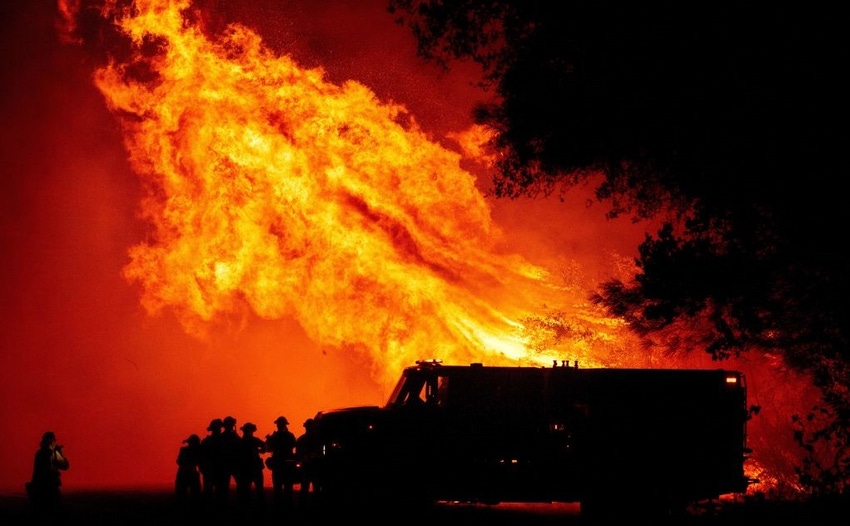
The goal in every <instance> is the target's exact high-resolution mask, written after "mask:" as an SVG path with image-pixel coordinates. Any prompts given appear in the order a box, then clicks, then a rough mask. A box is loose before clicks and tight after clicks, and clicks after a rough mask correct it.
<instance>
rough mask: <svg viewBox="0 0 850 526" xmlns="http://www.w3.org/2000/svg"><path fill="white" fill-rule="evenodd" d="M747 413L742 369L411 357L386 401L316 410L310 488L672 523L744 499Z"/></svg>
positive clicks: (328, 494)
mask: <svg viewBox="0 0 850 526" xmlns="http://www.w3.org/2000/svg"><path fill="white" fill-rule="evenodd" d="M749 415H750V414H749V411H748V409H747V390H746V384H745V377H744V375H743V374H742V373H741V372H738V371H731V370H723V369H707V370H702V369H626V368H612V369H607V368H578V365H577V364H575V365H574V366H572V365H570V364H569V363H565V362H561V363H560V364H558V363H555V364H554V365H553V366H551V367H528V366H515V367H514V366H485V365H483V364H480V363H473V364H471V365H444V364H442V363H440V362H439V361H436V360H431V361H419V362H416V365H415V366H410V367H407V368H405V369H404V370H403V372H402V374H401V378H400V379H399V381H398V383H397V385H396V386H395V389H394V390H393V392H392V394H391V395H390V397H389V400H388V401H387V403H386V404H385V405H383V406H357V407H348V408H339V409H333V410H327V411H319V412H318V413H317V414H316V416H315V423H316V433H317V435H316V441H315V443H316V444H317V446H316V447H317V451H314V454H315V456H317V457H318V458H319V460H318V464H317V466H316V468H315V469H314V472H315V473H316V475H315V477H316V480H315V482H314V487H315V488H316V489H317V490H318V491H320V492H321V496H322V498H327V499H352V501H356V502H360V503H364V502H373V501H374V499H393V500H395V501H399V502H401V501H406V502H410V503H422V504H425V503H435V502H441V501H448V502H475V503H491V504H496V503H500V502H534V503H554V502H565V503H570V502H572V503H580V505H581V513H582V514H583V515H585V514H587V515H599V514H604V513H607V512H611V511H614V510H627V509H628V510H631V511H635V510H642V511H652V512H657V513H664V514H672V513H676V512H683V511H685V510H686V509H687V507H688V506H689V505H691V504H693V503H696V502H700V501H710V500H713V499H718V498H720V497H722V496H724V495H727V494H736V493H743V492H745V491H746V489H747V487H748V485H749V484H750V482H751V481H750V480H749V479H748V477H747V476H746V475H745V473H744V463H745V461H746V460H747V458H748V454H749V452H750V451H749V449H748V448H747V431H746V426H747V421H748V419H749Z"/></svg>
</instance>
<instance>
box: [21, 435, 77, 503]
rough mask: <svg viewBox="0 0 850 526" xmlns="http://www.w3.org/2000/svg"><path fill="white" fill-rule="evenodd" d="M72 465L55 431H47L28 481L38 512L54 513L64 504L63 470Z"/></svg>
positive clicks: (28, 489) (43, 436)
mask: <svg viewBox="0 0 850 526" xmlns="http://www.w3.org/2000/svg"><path fill="white" fill-rule="evenodd" d="M69 467H70V463H69V462H68V458H67V457H66V456H65V454H64V452H63V448H62V446H61V445H59V444H58V443H57V442H56V434H55V433H54V432H53V431H45V432H44V434H43V435H42V436H41V443H40V444H39V447H38V450H37V451H36V452H35V457H34V459H33V469H32V478H31V479H30V481H29V482H27V483H26V490H27V496H28V497H29V500H30V505H31V506H32V509H33V511H34V512H35V513H37V514H47V515H49V514H53V513H56V512H58V511H59V509H60V508H61V504H62V493H61V490H60V489H59V488H60V487H61V486H62V471H65V470H67V469H68V468H69Z"/></svg>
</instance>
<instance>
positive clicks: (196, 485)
mask: <svg viewBox="0 0 850 526" xmlns="http://www.w3.org/2000/svg"><path fill="white" fill-rule="evenodd" d="M183 443H184V444H186V445H185V446H181V447H180V450H179V451H178V453H177V475H176V476H175V478H174V492H175V495H176V496H177V502H178V504H180V505H185V504H186V503H187V502H198V501H199V500H200V498H201V471H200V467H201V464H202V463H203V450H202V448H201V437H199V436H198V435H195V434H192V435H189V438H187V439H186V440H184V441H183Z"/></svg>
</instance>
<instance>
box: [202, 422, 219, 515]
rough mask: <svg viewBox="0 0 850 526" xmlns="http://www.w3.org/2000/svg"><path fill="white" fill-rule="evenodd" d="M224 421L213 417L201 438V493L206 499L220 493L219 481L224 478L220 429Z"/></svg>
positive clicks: (213, 498)
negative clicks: (205, 434) (205, 433)
mask: <svg viewBox="0 0 850 526" xmlns="http://www.w3.org/2000/svg"><path fill="white" fill-rule="evenodd" d="M223 428H224V423H223V422H222V421H221V418H214V419H212V420H211V421H210V425H209V426H207V431H208V432H209V433H208V434H207V436H205V437H204V438H203V439H202V440H201V464H200V466H199V467H200V470H201V482H202V483H203V494H204V498H205V500H207V501H213V500H215V498H216V496H217V495H219V494H220V490H219V489H218V485H219V481H221V480H223V479H224V476H223V475H222V471H223V470H224V469H225V467H224V460H223V458H222V449H221V448H222V443H221V431H222V429H223Z"/></svg>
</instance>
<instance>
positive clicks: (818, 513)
mask: <svg viewBox="0 0 850 526" xmlns="http://www.w3.org/2000/svg"><path fill="white" fill-rule="evenodd" d="M268 502H269V503H271V502H272V501H271V500H269V501H268ZM848 511H850V509H848V507H847V506H846V505H843V506H837V505H832V506H824V505H821V506H813V505H811V504H800V503H787V502H786V503H778V502H754V501H751V500H747V501H740V502H734V503H724V504H723V505H722V506H712V507H710V508H699V509H695V510H692V512H690V513H689V514H688V515H687V516H684V517H677V518H666V519H655V520H652V521H651V522H647V521H646V520H642V519H641V518H639V517H635V516H633V515H631V514H630V513H629V512H628V510H625V511H624V513H623V514H622V516H621V517H619V518H618V519H615V520H611V519H608V520H600V521H596V522H599V523H601V524H604V525H606V526H608V525H611V526H613V525H615V524H637V523H641V524H659V523H665V524H677V525H678V524H681V525H687V526H690V525H693V526H702V525H723V526H726V525H730V524H742V525H743V524H759V525H760V524H764V523H765V522H774V521H776V522H777V523H779V522H781V523H783V524H787V523H788V522H789V521H791V523H798V524H805V525H820V524H824V525H833V524H836V523H839V524H840V523H842V522H843V521H844V520H846V519H847V517H848V516H850V515H848ZM841 517H843V519H842V518H841ZM364 520H365V521H368V523H371V524H397V525H399V526H412V525H417V524H429V525H434V524H440V523H441V522H442V523H448V522H451V523H458V522H460V521H464V522H467V521H468V522H469V523H473V524H485V525H492V526H498V525H514V524H516V525H522V526H534V525H553V524H559V525H562V526H563V525H569V524H572V525H576V526H580V525H583V524H591V523H594V521H591V520H589V519H588V518H586V517H582V516H581V513H580V510H579V506H578V505H577V504H561V503H556V504H510V503H508V504H500V505H496V506H488V505H483V504H449V503H439V504H436V505H434V506H433V507H431V508H428V509H419V508H415V509H411V508H410V507H404V506H401V505H396V504H394V503H392V502H387V503H380V502H379V503H372V504H370V505H369V506H361V507H358V508H356V509H353V508H350V507H345V506H317V505H313V506H310V505H299V503H297V502H296V503H295V505H294V506H293V508H292V509H291V510H288V511H286V510H278V509H275V508H274V507H272V506H267V507H266V508H265V509H263V510H257V509H250V510H240V509H238V508H237V507H236V506H235V503H234V504H233V505H231V506H229V507H228V508H226V509H223V510H221V509H219V510H215V509H209V508H205V507H202V506H199V507H197V508H195V509H182V508H180V507H178V506H177V503H176V501H175V498H174V495H173V494H172V493H171V492H170V491H167V490H150V491H132V492H130V491H128V492H121V491H114V492H113V491H90V492H86V491H77V492H72V491H66V492H65V493H64V494H63V509H62V512H61V514H59V515H58V516H57V517H55V518H54V519H50V518H48V519H46V520H45V519H44V518H42V517H40V516H38V515H36V514H34V513H33V510H31V509H30V508H29V503H28V502H27V500H26V497H25V496H24V495H0V525H3V526H12V525H19V524H39V525H41V524H45V525H46V524H54V525H56V526H59V525H63V524H68V525H116V526H117V525H122V526H136V525H140V526H141V525H145V526H169V525H184V524H203V523H207V524H211V525H218V524H222V525H224V524H227V525H234V524H239V525H241V524H252V525H257V526H262V525H266V524H268V525H272V524H274V525H281V524H287V525H298V524H333V523H336V522H342V521H345V522H346V523H352V522H362V521H364Z"/></svg>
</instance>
